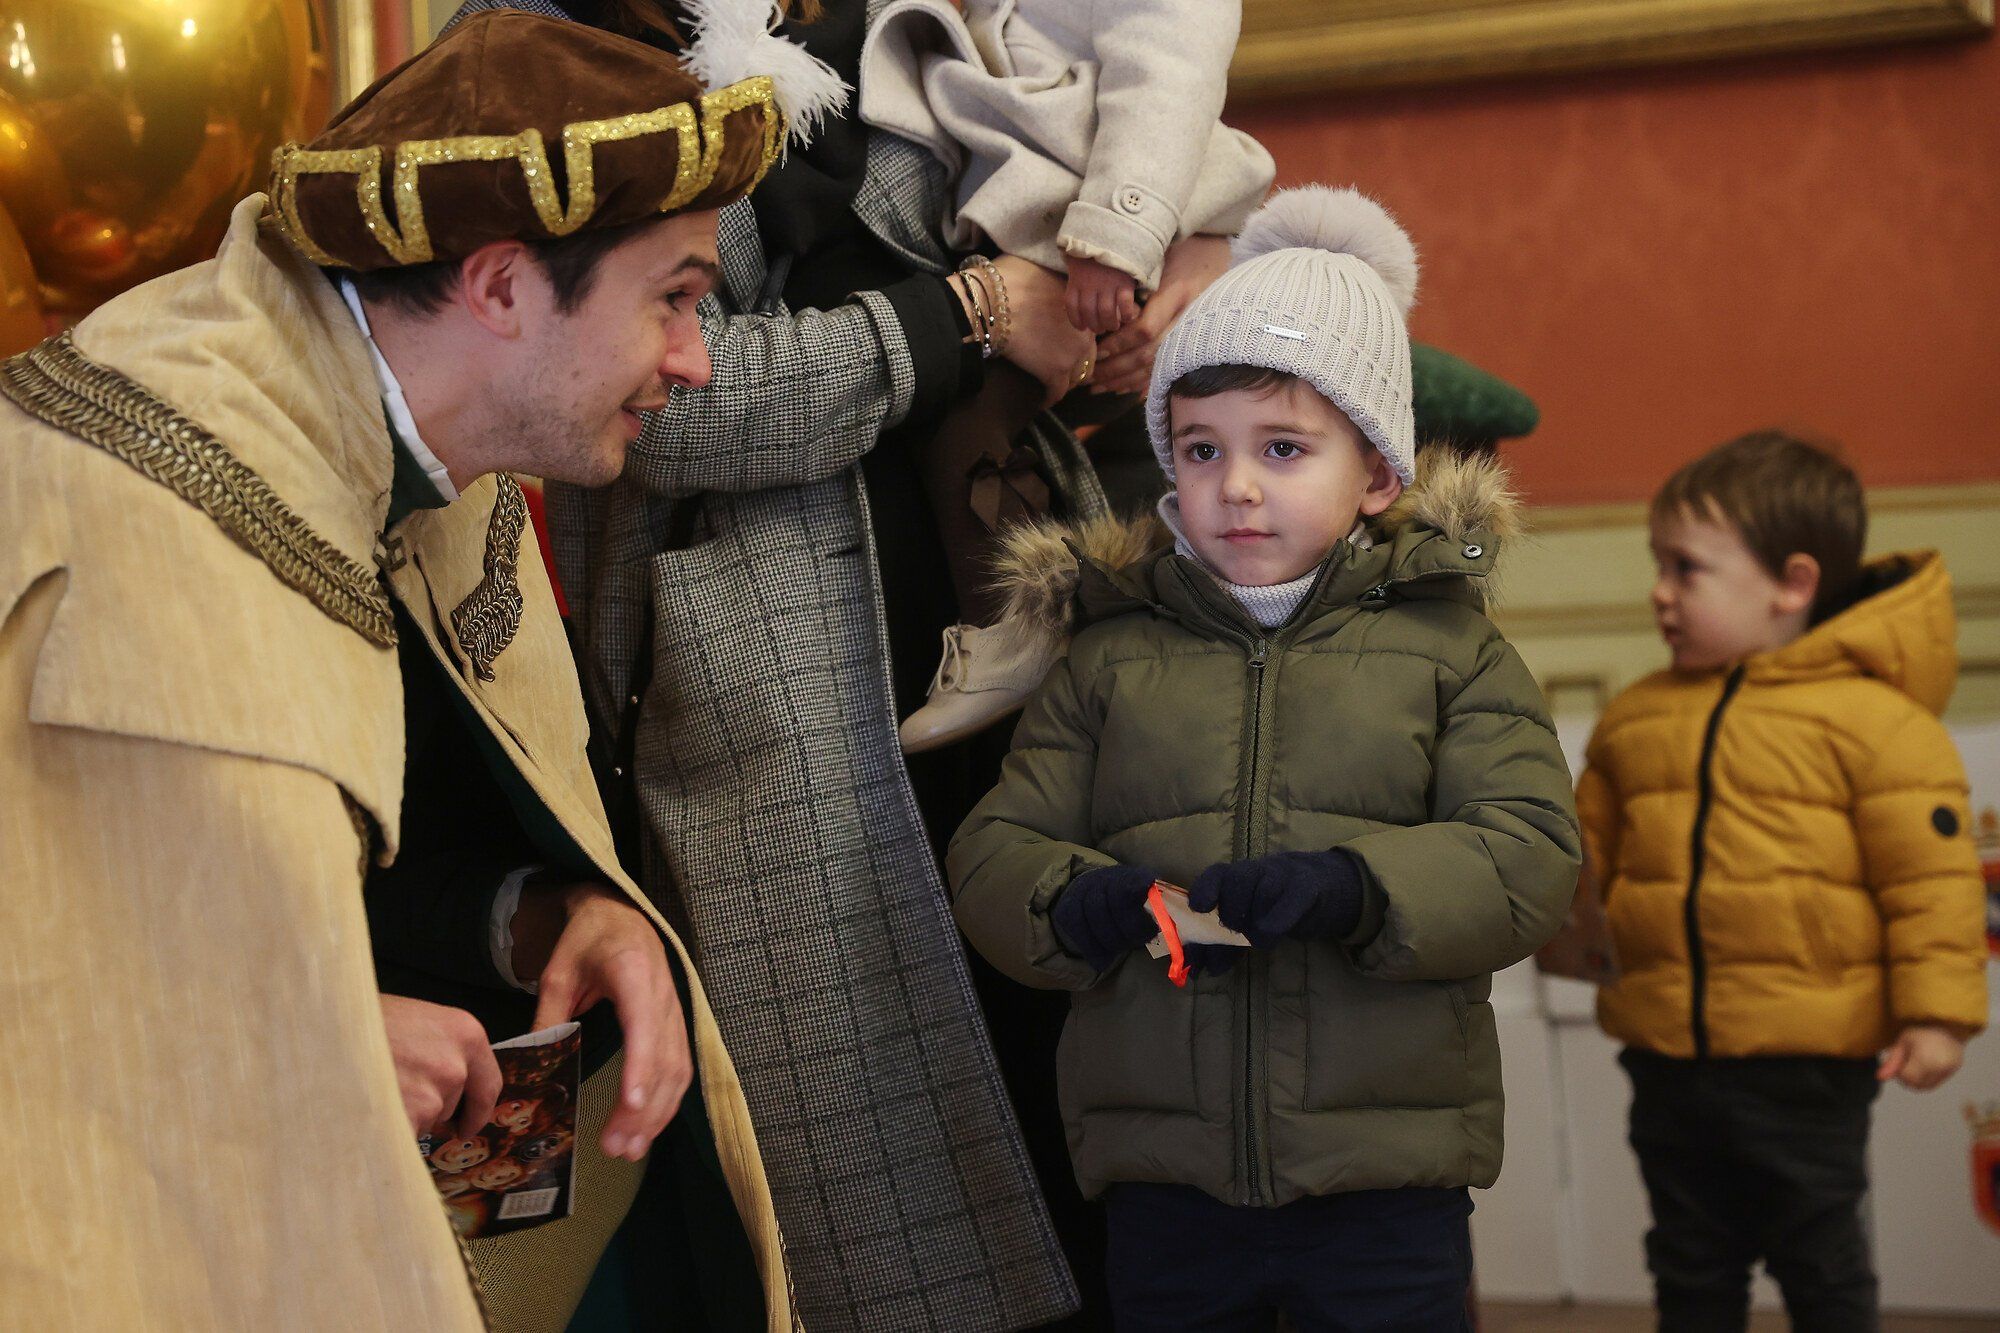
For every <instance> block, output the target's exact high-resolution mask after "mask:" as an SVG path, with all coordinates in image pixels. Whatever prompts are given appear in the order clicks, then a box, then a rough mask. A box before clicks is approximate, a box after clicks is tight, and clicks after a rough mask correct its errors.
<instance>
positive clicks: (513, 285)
mask: <svg viewBox="0 0 2000 1333" xmlns="http://www.w3.org/2000/svg"><path fill="white" fill-rule="evenodd" d="M534 263H535V260H534V256H532V255H531V254H529V253H528V247H527V246H526V245H524V244H522V243H521V242H520V241H494V242H493V243H492V244H490V245H482V246H480V247H479V248H478V249H477V250H474V251H473V252H472V253H471V254H469V255H467V256H466V257H465V258H464V259H462V260H460V261H459V264H458V302H459V304H460V305H461V306H463V307H464V308H465V312H466V313H467V314H468V315H470V316H472V319H473V322H474V323H476V324H478V325H479V326H480V327H481V328H483V329H485V330H486V331H487V332H488V333H491V334H493V335H494V336H495V337H499V338H509V339H512V338H518V337H520V336H521V331H522V328H523V324H524V321H523V318H522V310H521V300H522V298H523V297H524V296H526V295H527V291H526V287H527V285H528V284H529V283H530V282H531V281H532V278H533V277H538V276H540V275H539V274H538V273H537V274H533V275H531V274H530V273H529V270H530V269H531V268H533V267H534Z"/></svg>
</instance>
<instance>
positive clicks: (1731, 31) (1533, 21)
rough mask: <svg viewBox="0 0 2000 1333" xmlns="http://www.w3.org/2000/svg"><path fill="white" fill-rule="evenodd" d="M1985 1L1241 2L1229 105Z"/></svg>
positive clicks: (1817, 40)
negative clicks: (1243, 100) (1236, 100)
mask: <svg viewBox="0 0 2000 1333" xmlns="http://www.w3.org/2000/svg"><path fill="white" fill-rule="evenodd" d="M1992 27H1993V0H1244V5H1243V36H1242V40H1241V42H1240V43H1239V44H1238V46H1237V48H1236V62H1235V64H1234V66H1233V67H1232V69H1231V71H1230V91H1231V92H1232V93H1233V94H1235V95H1237V96H1242V97H1264V96H1270V95H1273V94H1280V93H1298V92H1327V91H1344V90H1347V89H1359V88H1383V87H1394V86H1397V85H1409V84H1425V83H1452V82H1457V81H1460V80H1465V79H1477V78H1487V77H1492V76H1496V75H1507V74H1531V73H1546V72H1551V71H1557V70H1582V69H1603V68H1612V67H1617V66H1629V65H1653V64H1665V63H1669V62H1675V61H1687V60H1702V59H1709V58H1713V57H1720V56H1734V55H1750V54H1755V53H1759V52H1768V51H1787V50H1797V49H1801V48H1808V47H1826V46H1852V45H1860V44H1866V43H1877V42H1889V41H1902V40H1906V39H1915V38H1923V37H1946V36H1954V35H1967V34H1975V33H1980V32H1987V31H1991V29H1992Z"/></svg>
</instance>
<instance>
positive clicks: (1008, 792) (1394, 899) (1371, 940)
mask: <svg viewBox="0 0 2000 1333" xmlns="http://www.w3.org/2000/svg"><path fill="white" fill-rule="evenodd" d="M1419 467H1420V471H1419V475H1420V477H1421V478H1422V479H1423V480H1422V484H1421V487H1420V490H1419V492H1418V493H1416V494H1414V495H1412V496H1410V497H1409V498H1408V499H1407V500H1406V501H1405V502H1404V503H1402V504H1400V505H1399V506H1398V507H1397V509H1395V510H1392V511H1391V513H1390V514H1389V515H1386V516H1385V520H1386V521H1383V522H1381V523H1380V525H1379V528H1378V531H1379V537H1378V544H1377V545H1376V546H1375V547H1374V548H1373V549H1369V550H1357V549H1355V548H1354V547H1352V546H1350V545H1349V544H1348V543H1345V542H1343V543H1341V544H1340V545H1339V546H1337V547H1335V548H1334V551H1333V553H1332V554H1331V555H1330V556H1329V557H1328V558H1327V561H1326V564H1325V565H1324V566H1323V567H1322V569H1321V572H1320V576H1319V582H1318V584H1317V585H1315V588H1314V590H1313V592H1312V593H1311V594H1310V595H1309V596H1308V597H1307V599H1306V601H1305V603H1304V604H1303V605H1302V606H1301V607H1300V609H1299V611H1298V613H1297V614H1295V615H1294V616H1293V617H1292V619H1291V620H1290V621H1289V622H1287V624H1285V625H1284V626H1282V627H1281V628H1279V629H1276V630H1264V629H1261V628H1259V627H1258V626H1257V624H1256V623H1255V621H1253V620H1252V619H1250V617H1249V616H1247V615H1246V614H1245V613H1244V612H1243V611H1242V610H1241V609H1240V608H1239V606H1238V605H1237V603H1236V602H1235V601H1234V600H1233V599H1232V598H1231V597H1230V596H1229V595H1228V594H1227V593H1226V592H1224V591H1223V590H1222V588H1221V587H1220V586H1218V585H1217V584H1216V583H1215V582H1214V580H1213V579H1211V578H1210V577H1209V576H1208V575H1207V574H1206V573H1205V572H1203V571H1202V570H1201V569H1200V568H1199V567H1198V566H1196V565H1194V564H1191V563H1190V562H1188V561H1186V560H1184V559H1182V558H1180V557H1178V556H1176V555H1174V554H1173V553H1172V551H1171V549H1168V550H1162V551H1154V552H1153V553H1152V554H1150V555H1147V556H1145V557H1144V558H1142V559H1137V560H1136V561H1133V562H1131V563H1126V561H1127V559H1128V558H1129V556H1130V554H1131V552H1130V548H1131V546H1132V545H1133V538H1132V534H1131V533H1130V532H1129V531H1128V532H1107V531H1105V530H1104V529H1102V528H1100V529H1099V530H1097V531H1096V532H1094V533H1089V534H1084V536H1085V537H1087V538H1088V540H1079V541H1078V546H1079V547H1080V548H1081V549H1084V550H1085V551H1086V552H1088V551H1091V550H1100V551H1101V550H1102V549H1104V548H1106V547H1115V546H1117V545H1119V544H1121V543H1122V544H1123V545H1124V546H1125V547H1126V548H1127V550H1126V552H1125V553H1124V554H1123V555H1116V554H1114V555H1110V556H1108V557H1107V558H1106V559H1104V560H1098V559H1092V558H1090V557H1089V555H1088V554H1086V556H1085V557H1084V558H1083V559H1082V561H1081V569H1080V571H1079V569H1078V560H1077V558H1076V557H1075V556H1073V555H1072V554H1071V553H1070V551H1069V550H1068V549H1066V548H1065V546H1064V545H1063V544H1062V542H1061V540H1060V538H1058V537H1053V536H1051V534H1050V533H1049V532H1048V531H1047V530H1042V531H1040V532H1029V533H1025V534H1022V535H1020V536H1018V537H1017V538H1016V539H1015V541H1014V542H1013V543H1012V547H1011V550H1010V556H1011V559H1010V562H1009V565H1008V569H1007V574H1008V576H1009V580H1010V591H1011V592H1012V593H1013V594H1014V596H1015V605H1016V606H1017V607H1021V608H1024V609H1029V610H1039V611H1041V612H1043V613H1045V614H1046V613H1048V612H1050V611H1051V610H1052V609H1053V608H1054V607H1055V606H1056V605H1057V604H1059V603H1063V604H1067V605H1069V606H1072V607H1073V613H1074V615H1075V622H1074V623H1075V627H1076V633H1075V639H1074V642H1073V643H1072V645H1071V648H1070V652H1069V656H1068V658H1067V660H1065V661H1063V662H1061V663H1059V664H1058V665H1057V666H1056V667H1055V669H1054V670H1053V671H1052V672H1051V673H1050V676H1049V679H1048V681H1047V682H1046V683H1045V684H1044V685H1043V686H1042V689H1041V691H1040V693H1039V694H1037V695H1036V696H1035V698H1034V699H1033V700H1032V701H1031V702H1030V703H1029V705H1028V710H1027V713H1026V714H1025V716H1024V717H1023V718H1022V721H1021V723H1020V726H1019V729H1018V730H1017V731H1016V733H1015V739H1014V750H1013V753H1012V754H1011V755H1010V756H1009V757H1008V759H1007V764H1006V768H1005V770H1004V773H1003V776H1002V778H1001V781H1000V784H999V785H998V786H997V787H995V788H994V790H993V791H992V792H991V793H990V794H989V795H988V796H987V797H986V799H985V800H984V801H982V802H981V803H980V805H979V807H978V808H977V809H976V810H974V811H973V813H972V815H971V816H970V818H968V819H967V820H966V822H965V825H964V826H963V827H962V828H961V829H960V830H959V831H958V834H957V836H956V838H955V839H954V840H953V843H952V848H951V853H950V857H949V870H950V877H951V883H952V888H953V893H954V897H955V902H956V910H957V915H958V920H959V924H960V925H961V926H962V927H963V928H964V930H965V933H966V934H967V936H968V937H970V939H971V941H972V943H973V945H974V946H975V947H976V948H977V949H978V950H979V951H980V953H982V954H983V955H985V956H986V958H987V959H989V960H990V961H991V962H992V963H993V964H994V965H995V966H996V967H998V968H1000V969H1001V970H1002V971H1004V972H1006V973H1007V974H1008V975H1009V976H1012V977H1014V978H1015V979H1016V980H1019V981H1021V982H1024V983H1026V984H1028V985H1030V986H1040V987H1052V988H1067V989H1069V990H1072V991H1074V992H1075V994H1074V996H1073V997H1072V1007H1071V1010H1070V1016H1069V1022H1068V1024H1067V1025H1066V1027H1065V1029H1064V1032H1063V1038H1062V1045H1061V1049H1060V1053H1059V1056H1058V1070H1059V1072H1058V1080H1059V1088H1060V1096H1061V1101H1062V1109H1063V1117H1064V1121H1065V1123H1066V1126H1067V1129H1068V1135H1069V1146H1070V1156H1071V1159H1072V1161H1073V1162H1074V1164H1075V1167H1076V1174H1077V1178H1078V1181H1079V1182H1080V1183H1081V1185H1082V1187H1083V1190H1084V1193H1085V1194H1087V1195H1092V1196H1094V1195H1097V1194H1099V1193H1100V1192H1102V1191H1103V1190H1104V1188H1105V1187H1106V1186H1107V1185H1110V1184H1112V1183H1113V1182H1116V1181H1163V1182H1172V1183H1179V1184H1186V1185H1193V1186H1196V1187H1198V1188H1200V1189H1203V1190H1205V1191H1207V1192H1208V1193H1209V1194H1212V1195H1214V1196H1215V1197H1216V1198H1218V1199H1221V1200H1224V1201H1226V1202H1229V1203H1234V1204H1261V1205H1275V1204H1283V1203H1287V1202H1290V1201H1291V1200H1293V1199H1297V1198H1299V1197H1301V1196H1304V1195H1317V1194H1329V1193H1336V1192H1340V1191H1345V1190H1361V1189H1383V1188H1392V1187H1397V1186H1404V1185H1432V1186H1458V1185H1478V1186H1486V1185H1491V1184H1492V1183H1493V1181H1494V1179H1495V1178H1496V1177H1497V1176H1498V1174H1499V1171H1500V1142H1501V1091H1500V1049H1499V1044H1498V1040H1497V1038H1496V1037H1495V1034H1494V1026H1493V1012H1492V1007H1491V1005H1489V1004H1488V1002H1487V996H1488V993H1489V992H1490V990H1491V973H1493V972H1494V971H1496V970H1497V969H1499V968H1503V967H1506V966H1507V965H1509V964H1510V963H1514V962H1517V961H1519V960H1520V959H1522V958H1525V957H1527V956H1528V955H1529V954H1530V953H1532V952H1534V950H1535V949H1536V948H1537V947H1538V946H1539V945H1541V944H1542V943H1543V942H1544V941H1545V940H1546V939H1547V938H1548V937H1549V936H1551V935H1552V934H1554V933H1555V930H1556V928H1557V926H1558V925H1559V924H1560V923H1561V921H1562V919H1563V917H1564V914H1565V913H1566V912H1567V910H1568V906H1569V901H1570V896H1571V893H1572V891H1573V890H1574V888H1575V885H1576V874H1577V865H1578V861H1579V853H1578V847H1577V828H1576V814H1575V809H1574V806H1573V804H1572V801H1571V795H1570V778H1569V772H1568V770H1567V768H1566V767H1565V766H1564V763H1563V757H1562V753H1561V751H1560V750H1559V749H1558V748H1557V745H1556V738H1555V734H1554V732H1553V730H1552V729H1551V726H1550V723H1549V719H1548V715H1547V712H1546V710H1545V709H1544V707H1543V703H1542V697H1541V693H1540V691H1539V690H1538V689H1537V687H1536V685H1535V682H1534V679H1533V678H1532V677H1531V676H1530V675H1529V674H1528V671H1527V668H1526V667H1524V666H1523V665H1522V663H1521V660H1520V658H1519V657H1518V656H1517V655H1516V654H1515V652H1514V650H1513V649H1512V648H1511V647H1509V646H1508V644H1507V643H1506V641H1505V640H1504V639H1502V638H1501V637H1500V634H1499V631H1498V630H1496V629H1495V628H1494V627H1493V625H1492V623H1491V622H1490V621H1488V620H1487V618H1486V617H1485V615H1484V614H1482V611H1481V607H1482V604H1483V602H1482V588H1483V585H1484V581H1485V579H1486V576H1487V575H1488V573H1489V572H1490V571H1491V569H1492V566H1493V561H1494V557H1495V551H1496V548H1497V547H1498V545H1499V541H1500V538H1501V536H1502V535H1503V534H1504V533H1505V532H1506V531H1507V530H1508V528H1509V527H1510V523H1511V514H1512V501H1511V498H1510V497H1509V496H1508V494H1507V489H1506V484H1505V474H1504V473H1503V472H1502V471H1501V470H1500V469H1499V468H1498V466H1497V465H1494V464H1491V463H1487V462H1482V461H1468V460H1462V459H1457V458H1451V457H1448V456H1446V457H1439V456H1437V455H1436V454H1431V455H1427V456H1426V457H1425V458H1424V459H1422V460H1421V461H1420V464H1419ZM1072 589H1073V590H1074V596H1073V598H1072V597H1070V596H1068V594H1069V593H1070V592H1071V590H1072ZM1336 846H1338V847H1343V848H1345V849H1346V850H1347V851H1349V852H1350V853H1352V854H1353V855H1354V856H1356V857H1357V858H1359V860H1360V861H1361V863H1362V865H1363V866H1364V867H1365V870H1366V874H1365V879H1366V882H1367V883H1366V890H1365V899H1364V902H1365V906H1364V910H1363V914H1362V924H1361V925H1360V926H1359V927H1358V928H1357V929H1356V930H1355V931H1354V933H1353V934H1352V935H1351V936H1350V937H1348V938H1347V939H1345V940H1340V941H1322V942H1312V943H1304V942H1294V941H1288V942H1286V943H1285V944H1282V945H1280V946H1278V947H1277V948H1274V949H1270V950H1260V951H1255V952H1251V953H1248V954H1247V955H1246V959H1245V961H1244V962H1243V963H1242V964H1239V965H1238V966H1237V967H1235V968H1234V969H1232V970H1231V971H1229V972H1227V973H1225V974H1223V975H1221V976H1209V975H1202V976H1199V977H1198V978H1197V979H1196V980H1195V981H1193V982H1191V983H1190V984H1189V986H1188V987H1187V989H1185V990H1181V989H1177V988H1176V987H1175V986H1174V985H1173V984H1172V983H1171V982H1170V981H1169V980H1168V979H1167V970H1166V963H1165V962H1164V960H1159V961H1156V960H1154V959H1151V958H1149V957H1147V956H1146V953H1145V951H1144V950H1137V951H1134V952H1133V953H1131V954H1128V955H1126V956H1125V957H1124V958H1123V959H1121V960H1120V961H1119V962H1117V963H1114V964H1113V965H1112V966H1111V968H1110V969H1109V970H1108V971H1106V972H1105V973H1103V974H1102V975H1098V974H1096V973H1094V972H1092V971H1091V969H1090V967H1089V966H1088V965H1086V964H1085V963H1084V962H1082V961H1081V960H1079V959H1077V958H1074V957H1072V956H1070V955H1068V954H1066V953H1065V952H1064V951H1063V949H1062V948H1061V946H1060V945H1059V944H1058V943H1057V940H1056V935H1055V931H1054V929H1053V927H1052V926H1051V924H1050V921H1049V912H1050V910H1051V908H1052V907H1053V905H1054V902H1055V899H1056V897H1057V895H1059V894H1060V893H1062V891H1063V889H1064V888H1065V887H1066V886H1067V885H1068V884H1069V883H1070V881H1071V880H1072V879H1074V878H1075V877H1076V876H1077V875H1079V874H1081V873H1083V872H1084V871H1087V870H1091V869H1094V868H1096V867H1099V866H1104V865H1110V864H1114V863H1121V862H1122V863H1126V864H1132V865H1142V866H1147V867H1150V868H1151V869H1153V870H1154V871H1155V872H1157V873H1158V874H1159V875H1160V876H1161V877H1163V878H1165V879H1167V880H1169V881H1171V882H1173V883H1177V884H1182V885H1187V884H1191V883H1192V882H1193V881H1194V878H1195V876H1196V875H1198V874H1199V873H1200V872H1201V871H1202V870H1203V869H1204V868H1205V867H1207V866H1209V865H1210V864H1212V863H1214V862H1216V861H1227V860H1237V859H1242V858H1245V857H1254V856H1260V855H1263V854H1264V853H1266V852H1276V851H1305V850H1317V849H1324V848H1329V847H1336Z"/></svg>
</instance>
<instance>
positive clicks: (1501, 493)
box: [1368, 445, 1526, 541]
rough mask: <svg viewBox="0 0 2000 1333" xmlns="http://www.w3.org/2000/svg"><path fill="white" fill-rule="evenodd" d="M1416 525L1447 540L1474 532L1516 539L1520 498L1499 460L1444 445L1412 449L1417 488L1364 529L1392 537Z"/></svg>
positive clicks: (1519, 527) (1519, 526) (1520, 529)
mask: <svg viewBox="0 0 2000 1333" xmlns="http://www.w3.org/2000/svg"><path fill="white" fill-rule="evenodd" d="M1417 524H1422V525H1423V526H1424V527H1427V528H1435V529H1437V530H1438V531H1439V532H1442V533H1443V534H1444V535H1445V536H1447V537H1449V538H1451V539H1452V540H1453V541H1464V540H1465V539H1466V538H1467V537H1469V536H1471V535H1472V534H1473V533H1475V532H1490V533H1492V534H1493V535H1494V536H1495V537H1500V538H1503V539H1504V538H1507V537H1518V536H1520V535H1521V533H1522V532H1523V531H1525V530H1526V524H1525V523H1524V522H1523V520H1522V518H1521V497H1520V494H1519V493H1518V492H1516V491H1515V489H1514V479H1513V477H1512V476H1511V475H1509V473H1508V471H1507V469H1506V468H1505V467H1504V466H1503V465H1502V464H1501V463H1500V462H1499V460H1498V459H1495V458H1493V457H1491V456H1489V455H1485V454H1466V453H1460V452H1459V451H1458V450H1456V449H1451V448H1447V447H1446V446H1444V445H1427V446H1426V447H1425V448H1423V449H1421V450H1419V451H1418V453H1417V484H1416V485H1414V486H1411V487H1408V488H1407V489H1405V490H1404V492H1403V493H1402V494H1401V495H1400V496H1398V497H1397V498H1396V503H1394V504H1392V505H1390V506H1389V507H1388V508H1387V509H1385V510H1384V511H1382V513H1381V515H1380V516H1379V517H1377V518H1375V519H1373V520H1372V521H1371V522H1370V523H1369V525H1368V526H1369V527H1370V528H1371V529H1372V530H1374V531H1375V532H1377V533H1381V534H1386V535H1392V536H1393V535H1394V534H1395V533H1398V532H1401V531H1402V530H1403V529H1404V528H1407V527H1412V526H1415V525H1417Z"/></svg>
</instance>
